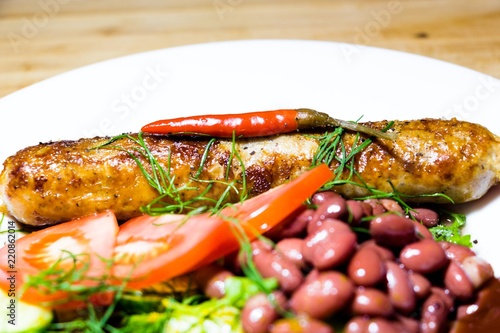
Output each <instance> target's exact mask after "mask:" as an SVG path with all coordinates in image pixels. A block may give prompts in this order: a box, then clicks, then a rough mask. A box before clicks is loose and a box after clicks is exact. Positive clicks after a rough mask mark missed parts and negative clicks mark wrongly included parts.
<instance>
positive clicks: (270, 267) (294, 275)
mask: <svg viewBox="0 0 500 333" xmlns="http://www.w3.org/2000/svg"><path fill="white" fill-rule="evenodd" d="M254 243H255V242H254ZM253 261H254V263H255V267H256V268H257V270H258V271H259V272H260V273H261V274H262V276H263V277H265V278H269V277H273V278H276V279H277V280H278V282H279V285H280V288H281V289H282V290H283V291H285V292H292V291H293V290H295V289H296V288H297V287H298V286H299V285H300V284H301V283H302V281H303V280H304V277H303V275H302V272H301V271H300V269H299V268H298V267H297V266H296V265H295V263H293V262H292V261H290V260H289V259H287V258H286V257H284V256H283V255H281V254H280V253H279V252H277V251H269V250H265V249H264V250H262V249H258V250H254V256H253Z"/></svg>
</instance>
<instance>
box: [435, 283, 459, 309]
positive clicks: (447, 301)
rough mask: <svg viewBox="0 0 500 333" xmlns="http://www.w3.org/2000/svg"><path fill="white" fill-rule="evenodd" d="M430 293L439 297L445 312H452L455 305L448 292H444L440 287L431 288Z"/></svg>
mask: <svg viewBox="0 0 500 333" xmlns="http://www.w3.org/2000/svg"><path fill="white" fill-rule="evenodd" d="M431 293H432V294H435V295H437V296H439V297H441V299H442V300H443V302H444V305H445V306H446V309H447V311H452V310H453V307H454V305H455V299H454V298H453V296H452V295H451V294H450V291H449V290H445V289H443V288H440V287H431Z"/></svg>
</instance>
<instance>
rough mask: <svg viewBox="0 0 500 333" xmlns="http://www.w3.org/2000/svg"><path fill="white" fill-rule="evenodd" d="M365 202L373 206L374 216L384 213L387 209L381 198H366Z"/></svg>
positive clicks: (372, 212) (372, 213)
mask: <svg viewBox="0 0 500 333" xmlns="http://www.w3.org/2000/svg"><path fill="white" fill-rule="evenodd" d="M364 203H366V204H368V205H369V206H370V207H371V214H370V215H373V216H378V215H382V214H384V213H385V212H386V211H387V210H386V209H385V207H384V206H383V205H382V203H381V202H380V200H375V199H368V200H365V201H364Z"/></svg>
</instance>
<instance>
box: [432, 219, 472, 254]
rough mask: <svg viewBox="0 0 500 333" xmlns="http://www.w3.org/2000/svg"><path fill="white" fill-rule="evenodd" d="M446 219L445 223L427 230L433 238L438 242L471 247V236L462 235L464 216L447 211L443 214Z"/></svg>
mask: <svg viewBox="0 0 500 333" xmlns="http://www.w3.org/2000/svg"><path fill="white" fill-rule="evenodd" d="M443 213H444V214H445V215H446V216H447V217H448V219H449V220H448V221H447V222H446V223H441V224H439V225H437V226H435V227H432V228H430V229H429V231H430V232H431V233H432V235H433V236H434V238H435V239H436V240H438V241H447V242H451V243H456V244H460V245H464V246H467V247H472V242H471V235H462V229H463V227H464V226H465V220H466V218H465V215H464V214H459V213H453V212H449V211H445V212H443Z"/></svg>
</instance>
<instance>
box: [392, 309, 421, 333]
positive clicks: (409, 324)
mask: <svg viewBox="0 0 500 333" xmlns="http://www.w3.org/2000/svg"><path fill="white" fill-rule="evenodd" d="M395 319H396V322H397V323H398V326H399V328H400V332H401V333H419V332H420V325H419V322H418V320H416V319H414V318H410V317H405V316H402V315H399V314H396V315H395Z"/></svg>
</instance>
